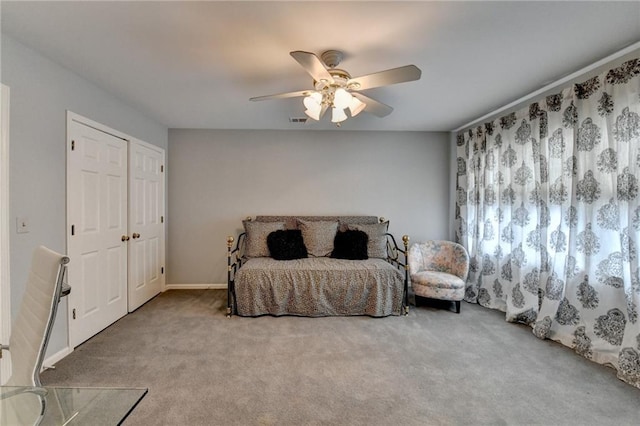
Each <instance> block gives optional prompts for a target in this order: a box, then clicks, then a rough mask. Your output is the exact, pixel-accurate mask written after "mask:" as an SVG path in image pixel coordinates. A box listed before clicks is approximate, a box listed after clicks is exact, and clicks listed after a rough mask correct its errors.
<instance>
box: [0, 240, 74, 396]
mask: <svg viewBox="0 0 640 426" xmlns="http://www.w3.org/2000/svg"><path fill="white" fill-rule="evenodd" d="M67 263H69V258H68V257H67V256H63V255H61V254H59V253H56V252H54V251H52V250H49V249H48V248H46V247H44V246H40V247H38V248H37V249H35V251H34V252H33V257H32V259H31V269H30V270H29V278H28V279H27V285H26V288H25V292H24V297H23V298H22V303H21V304H20V309H19V311H18V316H17V317H16V319H15V322H14V323H13V326H12V327H11V337H10V338H9V346H4V345H2V346H1V350H6V349H8V350H9V353H10V354H11V377H9V380H8V381H7V383H5V385H6V386H40V385H41V383H40V370H41V369H42V362H43V361H44V356H45V352H46V350H47V344H48V343H49V337H50V335H51V329H52V328H53V321H54V320H55V318H56V312H57V310H58V302H59V301H60V297H61V295H62V287H63V280H64V276H65V273H66V268H67Z"/></svg>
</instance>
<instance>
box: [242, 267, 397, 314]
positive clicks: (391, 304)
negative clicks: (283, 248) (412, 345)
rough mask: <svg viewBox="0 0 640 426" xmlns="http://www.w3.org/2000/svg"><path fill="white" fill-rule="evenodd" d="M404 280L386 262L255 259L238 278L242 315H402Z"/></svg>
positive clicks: (243, 269)
mask: <svg viewBox="0 0 640 426" xmlns="http://www.w3.org/2000/svg"><path fill="white" fill-rule="evenodd" d="M403 288H404V287H403V276H402V273H401V272H400V271H399V270H398V269H396V268H395V267H394V266H393V265H391V264H390V263H388V262H387V261H386V260H383V259H367V260H345V259H332V258H325V257H319V258H307V259H296V260H275V259H272V258H269V257H260V258H256V259H249V260H248V261H247V262H246V263H245V264H244V265H243V266H242V268H240V270H239V271H238V274H237V275H236V289H235V290H236V303H237V310H238V315H243V316H257V315H265V314H270V315H302V316H310V317H316V316H328V315H369V316H373V317H383V316H388V315H400V314H401V312H402V300H403V299H402V296H403Z"/></svg>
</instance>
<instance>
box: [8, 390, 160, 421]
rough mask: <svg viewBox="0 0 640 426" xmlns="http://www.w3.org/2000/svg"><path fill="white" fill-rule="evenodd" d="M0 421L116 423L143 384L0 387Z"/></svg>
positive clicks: (135, 401)
mask: <svg viewBox="0 0 640 426" xmlns="http://www.w3.org/2000/svg"><path fill="white" fill-rule="evenodd" d="M0 390H1V393H0V425H43V426H44V425H118V424H120V423H122V421H123V420H124V419H125V418H126V417H127V416H128V415H129V413H131V411H132V410H133V409H134V408H135V407H136V405H138V403H139V402H140V400H142V398H144V396H145V395H146V394H147V391H148V390H147V389H146V388H126V389H125V388H61V387H60V388H59V387H11V386H2V387H0Z"/></svg>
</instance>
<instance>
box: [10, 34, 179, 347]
mask: <svg viewBox="0 0 640 426" xmlns="http://www.w3.org/2000/svg"><path fill="white" fill-rule="evenodd" d="M1 75H2V83H4V84H5V85H7V86H9V88H10V93H11V98H10V103H11V106H10V115H11V117H10V142H9V145H10V201H9V202H10V206H9V208H10V215H11V218H12V224H11V227H12V233H11V236H10V237H11V304H12V311H13V312H12V313H13V315H14V316H15V314H16V312H17V309H18V307H19V304H20V301H21V300H22V295H23V293H24V283H25V282H26V279H27V271H28V268H29V264H30V261H31V253H32V251H33V249H34V248H35V247H37V246H38V245H40V244H44V245H46V246H48V247H50V248H51V249H53V250H56V251H59V252H62V253H65V252H66V235H65V228H66V181H65V179H66V163H65V161H66V143H65V140H66V110H70V111H73V112H75V113H78V114H80V115H83V116H85V117H87V118H90V119H92V120H94V121H97V122H99V123H102V124H105V125H107V126H109V127H112V128H114V129H116V130H119V131H121V132H123V133H126V134H128V135H130V136H134V137H136V138H139V139H141V140H143V141H146V142H149V143H152V144H155V145H158V146H160V147H163V148H165V149H166V148H167V128H166V127H165V126H163V125H161V124H159V123H157V122H155V121H153V120H151V119H149V118H148V117H146V116H144V115H143V114H141V113H140V112H138V111H136V110H135V109H133V108H131V107H130V106H128V105H126V104H124V103H123V102H121V101H120V100H118V99H116V98H115V97H114V96H113V95H111V94H109V93H107V92H106V91H104V90H102V89H100V88H99V87H96V86H95V85H94V84H92V83H90V82H88V81H87V80H84V79H83V78H81V77H79V76H78V75H76V74H74V73H72V72H71V71H69V70H67V69H65V68H63V67H61V66H59V65H57V64H55V63H54V62H52V61H50V60H49V59H47V58H45V57H43V56H42V55H40V54H39V53H36V52H35V51H33V50H31V49H29V48H28V47H26V46H24V45H22V44H20V43H18V42H16V41H15V40H13V39H11V38H10V37H8V36H6V35H4V34H3V35H2V74H1ZM18 216H20V217H27V218H28V219H29V224H30V228H31V230H30V232H29V233H27V234H17V233H16V230H15V218H16V217H18ZM66 313H67V306H66V301H63V303H62V304H61V305H60V311H59V314H58V317H57V319H56V324H55V328H54V333H53V336H52V340H51V343H50V346H49V350H48V354H49V355H51V354H54V353H56V352H58V351H60V350H61V349H64V348H65V347H66V346H67V326H68V324H67V318H66Z"/></svg>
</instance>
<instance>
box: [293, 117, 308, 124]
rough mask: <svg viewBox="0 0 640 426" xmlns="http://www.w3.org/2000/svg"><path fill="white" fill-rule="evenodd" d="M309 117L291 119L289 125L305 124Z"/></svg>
mask: <svg viewBox="0 0 640 426" xmlns="http://www.w3.org/2000/svg"><path fill="white" fill-rule="evenodd" d="M307 120H308V118H307V117H289V123H301V124H305V123H306V122H307Z"/></svg>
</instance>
